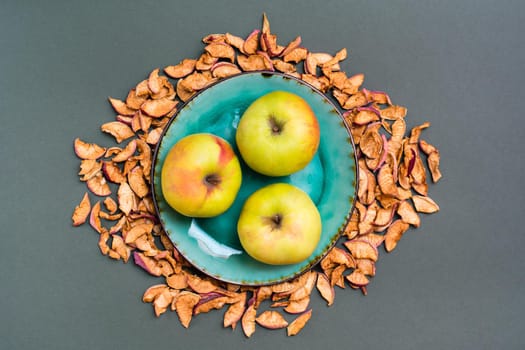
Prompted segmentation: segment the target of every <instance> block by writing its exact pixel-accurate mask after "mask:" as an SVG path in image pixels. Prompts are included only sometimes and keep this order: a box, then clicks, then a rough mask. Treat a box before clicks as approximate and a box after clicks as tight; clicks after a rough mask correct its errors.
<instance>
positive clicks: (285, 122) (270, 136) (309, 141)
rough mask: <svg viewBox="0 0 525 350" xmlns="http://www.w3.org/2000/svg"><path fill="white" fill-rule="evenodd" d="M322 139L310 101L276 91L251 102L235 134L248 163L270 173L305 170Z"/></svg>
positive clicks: (279, 173)
mask: <svg viewBox="0 0 525 350" xmlns="http://www.w3.org/2000/svg"><path fill="white" fill-rule="evenodd" d="M319 139H320V130H319V123H318V121H317V117H316V116H315V114H314V112H313V111H312V108H311V107H310V105H309V104H308V102H306V101H305V100H304V99H303V98H302V97H300V96H298V95H296V94H294V93H290V92H286V91H273V92H270V93H267V94H265V95H263V96H261V97H259V98H257V99H256V100H255V101H254V102H252V104H250V106H249V107H248V108H247V109H246V110H245V111H244V113H243V114H242V116H241V118H240V120H239V124H238V126H237V131H236V134H235V140H236V142H237V147H238V148H239V152H240V154H241V157H242V158H243V160H244V161H245V162H246V164H247V165H248V166H249V167H250V168H252V169H253V170H254V171H256V172H259V173H261V174H264V175H267V176H285V175H290V174H292V173H295V172H297V171H299V170H301V169H303V168H304V167H305V166H306V165H307V164H308V163H309V162H310V161H311V160H312V158H313V157H314V155H315V153H316V152H317V149H318V147H319Z"/></svg>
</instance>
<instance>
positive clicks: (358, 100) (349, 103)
mask: <svg viewBox="0 0 525 350" xmlns="http://www.w3.org/2000/svg"><path fill="white" fill-rule="evenodd" d="M367 103H368V99H367V97H366V95H365V94H364V93H363V91H359V92H358V93H356V94H354V95H351V96H350V97H349V98H348V100H346V102H345V104H344V106H343V108H344V109H353V108H357V107H362V106H364V105H366V104H367Z"/></svg>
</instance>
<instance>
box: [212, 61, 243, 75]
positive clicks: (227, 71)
mask: <svg viewBox="0 0 525 350" xmlns="http://www.w3.org/2000/svg"><path fill="white" fill-rule="evenodd" d="M239 73H241V70H240V69H239V68H238V67H237V66H236V65H235V64H233V63H229V62H218V63H216V64H214V65H213V66H212V67H211V74H212V75H213V77H215V78H226V77H229V76H232V75H235V74H239Z"/></svg>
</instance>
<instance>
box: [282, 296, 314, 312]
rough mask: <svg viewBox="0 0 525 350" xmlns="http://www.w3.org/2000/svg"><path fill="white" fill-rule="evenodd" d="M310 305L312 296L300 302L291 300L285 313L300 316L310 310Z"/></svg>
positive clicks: (299, 300)
mask: <svg viewBox="0 0 525 350" xmlns="http://www.w3.org/2000/svg"><path fill="white" fill-rule="evenodd" d="M309 305H310V296H309V295H308V296H305V297H304V298H302V299H298V300H289V302H288V304H287V305H286V306H285V308H284V311H286V312H287V313H289V314H300V313H302V312H304V311H306V309H307V308H308V306H309Z"/></svg>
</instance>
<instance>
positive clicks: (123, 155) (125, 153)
mask: <svg viewBox="0 0 525 350" xmlns="http://www.w3.org/2000/svg"><path fill="white" fill-rule="evenodd" d="M136 150H137V141H136V140H134V139H133V140H131V141H129V142H128V144H127V145H126V147H124V149H122V150H120V151H119V152H118V153H117V154H115V155H114V156H113V157H112V158H111V160H112V161H113V162H116V163H120V162H125V161H126V160H128V159H129V158H130V157H131V156H132V155H133V154H134V153H135V151H136Z"/></svg>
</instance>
